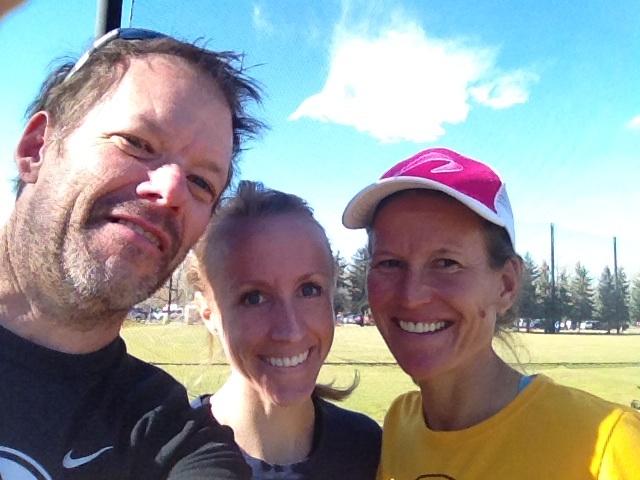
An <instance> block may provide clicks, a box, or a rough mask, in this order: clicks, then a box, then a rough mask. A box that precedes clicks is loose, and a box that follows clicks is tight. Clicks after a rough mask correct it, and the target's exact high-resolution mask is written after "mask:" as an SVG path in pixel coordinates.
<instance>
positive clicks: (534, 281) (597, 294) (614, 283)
mask: <svg viewBox="0 0 640 480" xmlns="http://www.w3.org/2000/svg"><path fill="white" fill-rule="evenodd" d="M523 260H524V271H523V278H522V289H521V292H520V298H519V300H518V304H517V305H516V309H517V311H518V315H517V316H518V317H519V318H521V319H522V320H521V321H522V322H523V326H524V328H526V329H527V331H529V330H530V329H531V328H543V329H544V331H545V332H547V333H555V332H557V331H558V330H559V329H560V325H564V326H565V328H570V329H572V330H580V329H581V328H582V327H583V326H585V325H589V327H591V328H594V329H600V330H605V331H607V332H612V331H615V332H617V333H620V332H622V331H623V330H624V329H625V328H626V327H627V326H628V325H629V324H632V323H633V324H635V323H636V322H640V275H638V276H636V278H635V279H634V280H633V282H631V281H630V280H629V279H628V277H627V274H626V272H625V271H624V268H620V269H618V272H617V275H616V274H614V273H613V272H612V271H611V269H610V268H609V267H604V269H603V270H602V273H601V274H600V277H599V278H598V280H597V281H595V280H594V278H593V277H591V275H590V273H589V271H588V270H587V268H586V267H585V266H584V265H582V264H581V263H580V262H578V263H577V264H576V265H575V268H574V269H573V271H572V272H567V270H566V269H561V270H560V271H559V272H558V274H557V275H556V278H555V279H553V280H555V281H553V280H552V277H551V269H550V267H549V264H548V263H547V262H546V261H543V262H542V263H541V264H540V265H538V264H536V262H535V261H534V260H533V258H532V257H531V255H530V254H528V253H527V254H526V255H525V256H524V259H523ZM334 261H335V265H336V270H337V276H338V282H337V285H338V286H337V291H336V296H335V301H334V307H335V310H336V313H361V314H364V313H366V312H367V311H368V309H369V304H368V302H367V291H366V274H367V268H368V265H369V257H368V253H367V249H366V248H364V247H363V248H360V249H358V250H357V251H356V253H355V254H354V255H353V257H352V258H351V261H347V260H346V259H345V258H344V257H343V256H341V255H340V253H339V252H338V253H337V254H336V255H335V257H334Z"/></svg>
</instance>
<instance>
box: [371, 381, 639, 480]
mask: <svg viewBox="0 0 640 480" xmlns="http://www.w3.org/2000/svg"><path fill="white" fill-rule="evenodd" d="M377 478H378V480H426V479H434V480H437V479H440V480H528V479H531V480H534V479H535V480H581V479H598V480H622V479H624V480H632V479H633V480H640V414H639V413H638V412H636V411H634V410H632V409H630V408H626V407H623V406H621V405H616V404H614V403H610V402H607V401H605V400H602V399H601V398H598V397H595V396H593V395H590V394H588V393H586V392H583V391H581V390H577V389H574V388H569V387H565V386H561V385H557V384H555V383H553V382H552V381H551V380H550V379H549V378H547V377H545V376H543V375H538V376H537V377H536V378H535V379H534V380H533V381H532V382H531V384H529V386H528V387H527V388H525V389H524V390H523V391H522V392H521V393H520V394H519V395H518V396H517V397H516V398H515V399H514V400H513V401H512V402H511V403H510V404H509V405H507V406H506V407H505V408H504V409H502V410H501V411H500V412H498V413H497V414H496V415H494V416H493V417H491V418H489V419H487V420H485V421H484V422H481V423H479V424H478V425H474V426H472V427H470V428H466V429H464V430H457V431H433V430H430V429H429V428H428V427H427V426H426V425H425V422H424V419H423V415H422V398H421V395H420V392H409V393H405V394H403V395H401V396H400V397H398V398H397V399H396V400H395V401H394V402H393V404H392V405H391V408H390V409H389V412H388V413H387V416H386V418H385V421H384V427H383V434H382V456H381V459H380V466H379V468H378V477H377Z"/></svg>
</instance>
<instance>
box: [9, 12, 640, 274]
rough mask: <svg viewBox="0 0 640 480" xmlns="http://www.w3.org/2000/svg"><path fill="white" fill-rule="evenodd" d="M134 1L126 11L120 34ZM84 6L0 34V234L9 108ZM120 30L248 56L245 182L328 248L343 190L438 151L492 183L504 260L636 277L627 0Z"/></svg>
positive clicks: (36, 17)
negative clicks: (308, 226) (501, 203)
mask: <svg viewBox="0 0 640 480" xmlns="http://www.w3.org/2000/svg"><path fill="white" fill-rule="evenodd" d="M130 11H131V1H130V0H125V2H124V12H123V24H125V25H128V23H129V15H130ZM94 22H95V2H94V1H92V0H82V1H80V0H69V1H65V2H51V1H46V0H34V1H27V2H26V3H25V4H24V5H23V6H22V7H19V8H18V9H17V10H15V11H14V12H12V13H11V14H9V15H8V16H7V17H5V18H4V19H3V20H2V23H0V45H1V46H2V48H1V49H0V68H1V71H2V75H0V105H2V113H1V114H0V158H1V160H0V222H3V221H4V220H5V219H6V218H7V217H8V215H9V214H10V211H11V209H12V205H13V194H12V192H11V184H10V182H9V180H10V179H11V178H12V177H13V176H15V169H14V166H13V153H12V152H13V148H14V145H15V143H16V141H17V139H18V136H19V134H20V131H21V129H22V126H23V124H24V120H23V117H22V115H23V112H24V109H25V107H26V106H27V104H28V103H29V102H30V101H31V99H32V97H33V96H34V95H35V93H36V91H37V89H38V86H39V84H40V82H41V81H42V79H43V78H44V76H45V74H46V73H47V71H48V70H49V65H50V62H51V60H53V59H54V58H56V57H59V56H63V55H71V56H78V55H79V54H81V53H82V51H83V50H84V48H85V47H86V46H87V45H88V43H89V42H90V40H91V37H92V35H93V31H94ZM132 25H133V26H138V27H145V28H152V29H157V30H161V31H163V32H166V33H169V34H172V35H175V36H177V37H179V38H182V39H186V40H195V39H197V38H203V39H205V40H207V41H208V45H209V46H210V48H213V49H219V50H236V51H241V52H244V53H245V54H246V60H245V64H246V65H254V67H253V68H252V69H251V73H252V75H253V76H254V77H255V78H257V79H258V80H259V81H260V82H261V83H262V85H263V86H264V91H265V101H264V104H263V106H262V108H261V109H258V110H256V113H257V114H258V115H259V116H260V117H261V118H262V119H263V120H264V121H266V122H267V123H268V124H269V125H270V130H269V131H267V132H266V133H265V134H264V135H263V136H262V138H261V139H259V140H258V141H256V142H253V143H252V145H251V150H250V151H248V152H246V153H245V154H244V155H243V157H242V163H241V176H242V178H247V179H252V180H260V181H263V182H264V183H265V184H266V185H267V186H270V187H273V188H277V189H281V190H284V191H287V192H291V193H295V194H298V195H300V196H302V197H304V198H306V199H307V200H308V201H309V203H310V204H311V206H312V207H313V208H314V209H315V211H316V214H317V217H318V218H319V220H320V221H321V223H322V224H323V225H324V226H325V228H326V229H327V232H328V234H329V236H330V239H331V241H332V243H333V246H334V248H335V249H338V250H340V251H341V253H342V254H343V255H345V256H347V257H349V256H351V254H352V253H353V252H354V251H355V249H356V248H358V247H359V246H361V245H363V244H364V234H363V233H362V232H351V231H347V230H345V229H344V228H343V227H342V226H341V224H340V216H341V214H342V210H343V208H344V206H345V205H346V203H347V201H348V200H349V199H350V198H351V196H352V195H353V194H354V193H355V192H356V191H358V190H359V189H360V188H362V187H364V186H365V185H366V184H369V183H371V182H373V181H374V180H375V179H376V178H377V177H378V176H379V175H380V174H381V173H382V172H383V171H385V170H386V169H387V168H388V167H390V166H391V165H392V164H394V163H396V162H397V161H400V160H402V159H404V158H406V157H408V156H410V155H412V154H413V153H415V152H417V151H419V150H421V149H423V148H427V147H430V146H446V147H449V148H453V149H454V150H457V151H459V152H461V153H464V154H467V155H469V156H471V157H473V158H476V159H478V160H482V161H485V162H487V163H489V164H491V165H492V166H494V167H495V168H496V169H497V170H498V171H499V172H500V173H501V174H502V176H503V177H504V179H505V180H506V183H507V188H508V191H509V196H510V198H511V201H512V204H513V209H514V212H515V216H516V236H517V249H518V250H519V251H520V252H521V253H525V252H530V253H531V254H532V255H533V257H534V258H535V259H536V260H537V261H538V262H540V261H542V260H543V259H548V258H549V223H550V222H554V223H555V224H556V256H557V257H556V258H557V262H558V264H559V265H560V266H565V267H567V268H569V269H573V265H574V264H575V262H576V261H577V260H581V261H582V262H583V263H585V264H586V265H587V267H588V268H589V269H590V272H591V274H592V276H594V277H597V276H598V275H599V274H600V272H601V270H602V268H603V267H604V265H605V264H608V265H610V266H611V265H612V263H613V254H612V237H613V236H614V235H615V236H617V238H618V259H619V265H621V266H624V267H625V269H626V270H627V271H628V272H629V273H631V274H635V273H640V254H638V252H637V250H636V249H637V248H638V247H639V246H640V222H639V220H638V218H639V215H638V210H639V209H640V188H638V183H639V182H640V54H639V52H640V27H638V26H639V25H640V3H638V2H637V0H620V1H618V2H614V3H612V2H605V1H604V0H601V1H595V0H594V1H592V0H586V1H584V2H556V1H551V0H519V1H512V2H505V1H483V2H475V1H470V0H464V1H462V0H457V1H456V0H448V1H446V2H442V1H441V2H433V1H332V0H327V1H322V2H320V1H314V2H299V1H295V0H284V1H283V0H278V1H276V0H269V1H266V0H264V1H258V0H256V1H245V0H233V1H232V0H228V1H216V2H211V1H206V0H190V1H189V2H188V3H187V2H177V1H174V0H136V1H135V4H134V8H133V16H132Z"/></svg>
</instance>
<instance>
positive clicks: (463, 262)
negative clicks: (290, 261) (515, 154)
mask: <svg viewBox="0 0 640 480" xmlns="http://www.w3.org/2000/svg"><path fill="white" fill-rule="evenodd" d="M343 223H344V224H345V226H347V227H348V228H366V229H367V232H368V236H369V250H370V256H371V266H370V271H369V274H368V279H367V284H368V293H369V305H370V307H371V310H372V313H373V317H374V319H375V322H376V325H377V326H378V329H379V330H380V333H381V334H382V336H383V338H384V339H385V341H386V343H387V345H388V347H389V349H390V350H391V352H392V353H393V355H394V357H395V358H396V360H397V361H398V364H399V365H400V367H401V368H402V369H403V370H404V371H405V372H406V373H407V374H408V375H409V376H411V378H412V379H413V381H414V382H415V383H416V384H417V385H418V387H419V388H420V391H414V392H410V393H406V394H404V395H401V396H400V397H398V398H397V399H396V400H395V401H394V402H393V404H392V405H391V408H390V410H389V411H388V413H387V416H386V418H385V422H384V427H383V439H382V456H381V463H380V468H379V470H378V479H381V480H389V479H395V480H417V479H427V478H440V479H456V480H461V479H465V480H475V479H483V480H484V479H492V480H502V479H504V480H507V479H508V480H514V479H518V480H523V479H532V480H533V479H536V480H540V479H545V480H554V479H555V480H560V479H562V480H567V479H588V478H591V479H602V480H604V479H609V480H610V479H629V480H630V479H638V478H640V456H639V455H638V452H640V415H639V414H638V413H637V412H634V411H632V410H631V409H629V408H626V407H623V406H620V405H616V404H613V403H610V402H607V401H604V400H602V399H600V398H597V397H594V396H593V395H590V394H588V393H585V392H582V391H580V390H576V389H574V388H569V387H564V386H560V385H557V384H556V383H554V382H553V381H552V380H551V379H549V378H547V377H546V376H544V375H530V376H525V375H522V374H520V373H519V372H517V371H516V370H514V369H513V368H511V367H510V366H509V365H507V364H506V363H505V362H504V361H503V360H502V359H501V358H500V357H499V356H498V355H497V354H496V352H495V351H494V349H493V345H492V340H493V336H494V335H495V334H496V333H497V332H500V331H501V330H502V329H504V328H505V327H509V326H510V325H511V324H512V319H513V317H512V316H510V315H509V312H510V310H511V308H512V307H513V305H514V303H515V301H516V298H517V295H518V291H519V287H520V281H521V279H520V277H521V273H522V260H521V258H520V257H519V256H518V255H517V254H516V253H515V250H514V245H515V232H514V220H513V215H512V212H511V206H510V203H509V199H508V197H507V192H506V190H505V185H504V183H503V182H502V180H501V179H500V177H499V176H498V175H497V174H496V173H495V172H494V171H493V170H492V169H491V168H490V167H489V166H487V165H484V164H482V163H480V162H477V161H475V160H472V159H470V158H467V157H464V156H462V155H459V154H458V153H456V152H453V151H451V150H447V149H444V148H432V149H428V150H425V151H422V152H420V153H418V154H416V155H414V156H413V157H411V158H409V159H407V160H405V161H402V162H400V163H398V164H397V165H395V166H393V167H392V168H391V169H390V170H389V171H387V172H386V173H385V174H383V175H382V177H381V178H380V180H378V181H377V182H375V183H374V184H372V185H369V186H368V187H366V188H364V189H363V190H362V191H360V193H358V194H357V195H356V196H355V197H354V198H353V199H352V200H351V202H350V203H349V205H348V206H347V208H346V210H345V212H344V216H343Z"/></svg>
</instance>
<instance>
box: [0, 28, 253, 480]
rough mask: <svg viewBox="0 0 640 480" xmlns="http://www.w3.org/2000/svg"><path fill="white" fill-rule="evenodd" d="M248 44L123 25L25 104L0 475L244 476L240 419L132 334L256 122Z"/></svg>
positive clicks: (0, 242) (2, 245)
mask: <svg viewBox="0 0 640 480" xmlns="http://www.w3.org/2000/svg"><path fill="white" fill-rule="evenodd" d="M237 60H238V57H237V56H236V55H234V54H231V53H216V52H212V51H208V50H205V49H203V48H200V47H197V46H194V45H191V44H188V43H183V42H180V41H178V40H176V39H174V38H171V37H167V36H165V35H163V34H160V33H158V32H152V31H148V30H140V29H119V30H114V31H112V32H110V33H108V34H107V35H105V36H104V37H102V38H101V39H99V40H98V41H96V43H94V45H93V47H92V48H91V49H90V50H89V51H88V52H87V53H86V54H85V55H84V56H83V57H82V58H81V59H80V60H79V61H78V62H77V63H76V64H75V65H74V64H65V65H62V66H61V67H59V68H58V69H57V70H55V71H54V72H53V73H52V74H51V75H50V76H49V77H48V78H47V79H46V81H45V82H44V84H43V86H42V89H41V91H40V93H39V95H38V97H37V98H36V100H35V101H34V103H33V104H32V105H31V107H30V108H29V110H28V115H29V120H28V122H27V124H26V126H25V129H24V132H23V134H22V136H21V138H20V140H19V142H18V145H17V148H16V153H15V160H16V164H17V167H18V172H19V179H18V182H17V199H16V205H15V210H14V212H13V214H12V216H11V218H10V219H9V221H8V223H7V224H6V225H5V226H4V228H2V229H1V230H0V378H2V382H3V385H2V387H1V388H0V406H1V409H0V478H3V479H10V480H18V479H20V480H22V479H27V478H28V479H31V478H37V479H49V478H56V479H58V478H74V479H75V478H91V479H94V480H96V479H119V478H132V479H133V478H135V479H141V478H165V477H167V476H169V478H248V470H247V467H246V465H244V462H243V461H242V457H241V454H240V452H239V450H238V449H237V447H235V445H234V444H233V433H232V432H231V431H230V430H229V429H226V428H223V427H220V426H219V425H216V424H212V423H211V421H210V420H209V421H208V422H209V423H207V418H208V417H209V415H207V412H204V411H203V412H200V411H197V410H195V411H191V410H190V409H189V408H188V398H187V395H186V392H185V390H184V388H183V387H182V386H181V385H179V384H178V383H177V382H176V381H175V380H174V379H172V378H171V377H170V376H169V375H167V374H166V373H164V372H162V371H161V370H159V369H157V368H155V367H152V366H151V365H148V364H146V363H144V362H142V361H140V360H137V359H135V358H133V357H131V356H129V355H128V354H127V353H126V348H125V345H124V342H123V341H122V339H121V338H120V336H119V331H120V327H121V325H122V322H123V319H124V318H125V316H126V313H127V312H128V310H129V309H130V308H131V307H132V306H133V305H134V304H135V303H137V302H139V301H141V300H143V299H145V298H147V297H148V296H149V295H150V294H151V293H152V292H154V291H155V290H156V289H157V288H158V287H159V286H160V285H162V284H163V283H164V281H165V280H166V279H167V278H168V276H169V275H170V273H171V272H172V271H173V269H174V268H175V267H176V266H177V265H178V264H179V263H180V262H181V261H182V259H183V258H184V256H185V255H186V253H187V251H188V250H189V248H190V247H191V246H192V245H193V244H194V242H195V241H196V240H197V239H198V237H199V236H200V235H201V233H202V232H203V230H204V228H205V226H206V225H207V223H208V221H209V218H210V216H211V213H212V211H213V209H214V207H215V205H216V202H217V200H218V198H219V196H220V194H221V193H222V192H223V191H224V189H225V188H226V187H227V185H228V183H229V180H230V178H231V176H232V170H233V159H234V158H235V157H236V154H237V153H238V152H239V151H240V147H241V144H242V142H243V140H244V139H245V138H247V137H248V136H251V135H253V134H255V133H256V132H257V130H258V129H259V127H260V123H259V122H257V121H256V120H254V119H252V118H251V117H250V116H248V114H247V113H246V106H247V103H248V102H250V101H252V100H254V101H258V100H259V93H258V90H257V88H256V87H255V84H254V83H253V82H252V80H251V79H249V78H247V77H246V76H244V74H243V73H242V71H241V70H239V69H238V68H236V67H235V65H236V64H237V63H236V62H237Z"/></svg>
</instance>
